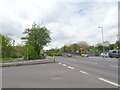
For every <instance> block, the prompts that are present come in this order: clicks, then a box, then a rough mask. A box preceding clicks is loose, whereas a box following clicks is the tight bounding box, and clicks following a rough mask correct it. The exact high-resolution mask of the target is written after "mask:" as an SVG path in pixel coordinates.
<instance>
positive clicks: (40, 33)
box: [22, 24, 51, 58]
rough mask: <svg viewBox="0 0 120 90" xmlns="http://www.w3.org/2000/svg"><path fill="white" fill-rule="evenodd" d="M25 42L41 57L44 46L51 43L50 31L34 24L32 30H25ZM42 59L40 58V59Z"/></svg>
mask: <svg viewBox="0 0 120 90" xmlns="http://www.w3.org/2000/svg"><path fill="white" fill-rule="evenodd" d="M24 34H26V37H23V38H22V39H23V40H26V41H25V42H26V45H30V46H32V47H33V48H34V50H35V51H36V52H37V55H38V56H40V52H41V50H42V49H43V47H44V46H46V45H47V44H48V43H50V42H51V37H50V31H49V30H48V29H47V28H46V27H45V26H44V27H40V26H39V25H37V24H33V25H32V28H28V29H25V31H24ZM39 58H40V57H39Z"/></svg>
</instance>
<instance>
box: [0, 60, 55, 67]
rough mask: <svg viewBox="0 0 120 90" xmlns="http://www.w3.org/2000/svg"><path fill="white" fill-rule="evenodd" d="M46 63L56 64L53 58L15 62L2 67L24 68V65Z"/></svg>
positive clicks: (4, 64) (0, 65) (1, 64)
mask: <svg viewBox="0 0 120 90" xmlns="http://www.w3.org/2000/svg"><path fill="white" fill-rule="evenodd" d="M46 63H56V61H54V60H53V58H47V59H39V60H20V61H18V60H16V61H14V62H6V63H0V67H10V66H23V65H33V64H46Z"/></svg>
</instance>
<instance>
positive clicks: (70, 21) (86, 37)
mask: <svg viewBox="0 0 120 90" xmlns="http://www.w3.org/2000/svg"><path fill="white" fill-rule="evenodd" d="M80 1H81V2H80ZM105 1H106V2H101V1H100V0H94V1H91V2H86V1H85V0H76V1H66V2H65V1H64V0H63V1H58V2H55V0H44V1H41V0H30V1H29V0H1V1H0V2H1V4H0V8H2V10H1V12H0V20H1V22H0V24H1V26H3V33H4V34H7V35H11V36H12V37H13V38H14V39H16V40H17V43H20V37H21V36H22V34H21V33H22V32H23V31H24V29H25V28H28V27H31V25H32V23H33V22H34V21H35V22H37V23H38V24H41V25H45V26H46V27H47V28H48V29H50V31H51V33H52V34H51V37H52V42H51V44H50V45H49V46H48V47H46V48H52V47H56V46H57V47H60V46H63V45H64V44H69V43H74V42H79V41H87V42H88V43H89V44H92V45H93V44H97V43H98V42H101V31H100V30H99V29H98V26H102V27H103V28H104V37H105V40H108V41H110V42H111V43H112V42H115V40H116V37H117V36H116V34H117V31H118V29H117V28H118V25H117V24H118V22H117V20H118V10H117V8H118V7H117V0H116V2H112V0H111V1H110V2H108V1H107V0H105Z"/></svg>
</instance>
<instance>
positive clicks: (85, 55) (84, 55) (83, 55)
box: [81, 54, 89, 57]
mask: <svg viewBox="0 0 120 90" xmlns="http://www.w3.org/2000/svg"><path fill="white" fill-rule="evenodd" d="M81 56H82V57H89V55H88V54H82V55H81Z"/></svg>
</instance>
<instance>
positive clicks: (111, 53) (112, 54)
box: [108, 50, 120, 58]
mask: <svg viewBox="0 0 120 90" xmlns="http://www.w3.org/2000/svg"><path fill="white" fill-rule="evenodd" d="M108 53H109V57H110V58H120V50H109V51H108Z"/></svg>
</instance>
